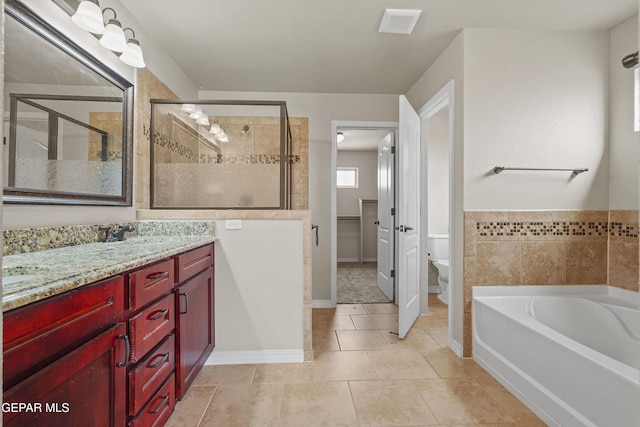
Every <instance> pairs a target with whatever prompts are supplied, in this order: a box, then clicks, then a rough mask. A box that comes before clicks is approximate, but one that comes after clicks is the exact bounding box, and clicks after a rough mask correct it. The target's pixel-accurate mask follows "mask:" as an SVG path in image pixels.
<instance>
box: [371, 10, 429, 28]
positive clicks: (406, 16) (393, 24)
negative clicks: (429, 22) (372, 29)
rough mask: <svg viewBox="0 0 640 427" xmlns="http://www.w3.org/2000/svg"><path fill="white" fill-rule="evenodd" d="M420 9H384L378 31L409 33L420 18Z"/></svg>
mask: <svg viewBox="0 0 640 427" xmlns="http://www.w3.org/2000/svg"><path fill="white" fill-rule="evenodd" d="M421 13H422V11H421V10H410V9H386V10H385V11H384V16H383V17H382V22H380V28H378V32H379V33H390V34H411V32H412V31H413V27H415V26H416V22H418V18H420V14H421Z"/></svg>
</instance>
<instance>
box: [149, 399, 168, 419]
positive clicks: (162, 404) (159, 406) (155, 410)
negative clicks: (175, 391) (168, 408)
mask: <svg viewBox="0 0 640 427" xmlns="http://www.w3.org/2000/svg"><path fill="white" fill-rule="evenodd" d="M161 397H162V403H160V405H158V407H157V408H155V409H152V410H151V413H152V414H157V413H158V412H160V409H162V407H163V406H164V405H165V404H166V403H167V402H168V401H169V395H168V394H165V395H164V396H161Z"/></svg>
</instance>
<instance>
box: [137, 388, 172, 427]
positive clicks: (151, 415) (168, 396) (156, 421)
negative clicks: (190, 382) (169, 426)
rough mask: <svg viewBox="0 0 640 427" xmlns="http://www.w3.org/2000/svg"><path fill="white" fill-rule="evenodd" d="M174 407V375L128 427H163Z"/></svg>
mask: <svg viewBox="0 0 640 427" xmlns="http://www.w3.org/2000/svg"><path fill="white" fill-rule="evenodd" d="M175 405H176V379H175V376H174V375H171V377H170V378H169V379H168V380H167V381H166V382H165V383H164V385H163V386H162V388H160V390H158V392H157V393H156V394H155V395H154V396H153V397H152V398H151V400H150V401H149V403H147V405H146V406H145V407H144V409H143V410H142V412H141V413H140V415H138V417H137V418H135V419H133V420H131V422H129V427H147V426H163V425H165V423H166V422H167V420H168V419H169V417H170V416H171V414H172V413H173V410H174V408H175Z"/></svg>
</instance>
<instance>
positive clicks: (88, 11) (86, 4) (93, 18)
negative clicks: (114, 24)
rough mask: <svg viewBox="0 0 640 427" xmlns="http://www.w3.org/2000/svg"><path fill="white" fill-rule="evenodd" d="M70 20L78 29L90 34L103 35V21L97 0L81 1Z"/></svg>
mask: <svg viewBox="0 0 640 427" xmlns="http://www.w3.org/2000/svg"><path fill="white" fill-rule="evenodd" d="M71 20H72V21H73V23H74V24H76V25H77V26H78V27H80V28H82V29H83V30H86V31H89V32H90V33H93V34H102V33H104V21H103V20H102V10H100V4H99V3H98V0H82V1H81V2H80V4H79V5H78V9H76V12H75V13H74V14H73V16H71Z"/></svg>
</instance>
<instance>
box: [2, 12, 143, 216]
mask: <svg viewBox="0 0 640 427" xmlns="http://www.w3.org/2000/svg"><path fill="white" fill-rule="evenodd" d="M5 11H6V21H5V37H4V41H5V56H4V61H5V74H4V120H3V126H4V128H3V129H4V133H3V135H4V139H3V159H4V165H3V166H4V168H3V171H4V173H3V179H4V181H3V182H4V196H3V201H4V202H5V203H29V204H80V205H120V206H131V200H132V199H131V158H132V156H131V152H132V150H131V144H132V141H133V138H132V114H133V108H132V107H133V104H132V102H133V85H132V84H131V83H130V82H128V81H126V80H125V79H123V78H122V77H121V76H120V75H118V74H116V73H115V72H113V71H112V70H110V69H109V68H107V67H106V66H105V65H104V64H102V63H101V62H100V61H98V60H97V59H95V58H94V57H92V56H91V55H89V54H88V53H87V52H85V51H84V50H82V49H81V48H80V47H79V46H77V45H76V44H75V43H73V42H72V41H70V40H69V39H67V38H66V37H65V36H64V35H62V34H61V33H59V32H58V31H57V30H56V29H54V28H53V27H51V26H50V25H49V24H48V23H46V22H45V21H43V20H42V19H41V18H40V17H38V16H37V15H35V14H34V13H33V12H32V11H31V10H30V9H28V8H27V7H26V6H24V5H22V4H21V3H20V2H18V1H16V0H6V2H5Z"/></svg>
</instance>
